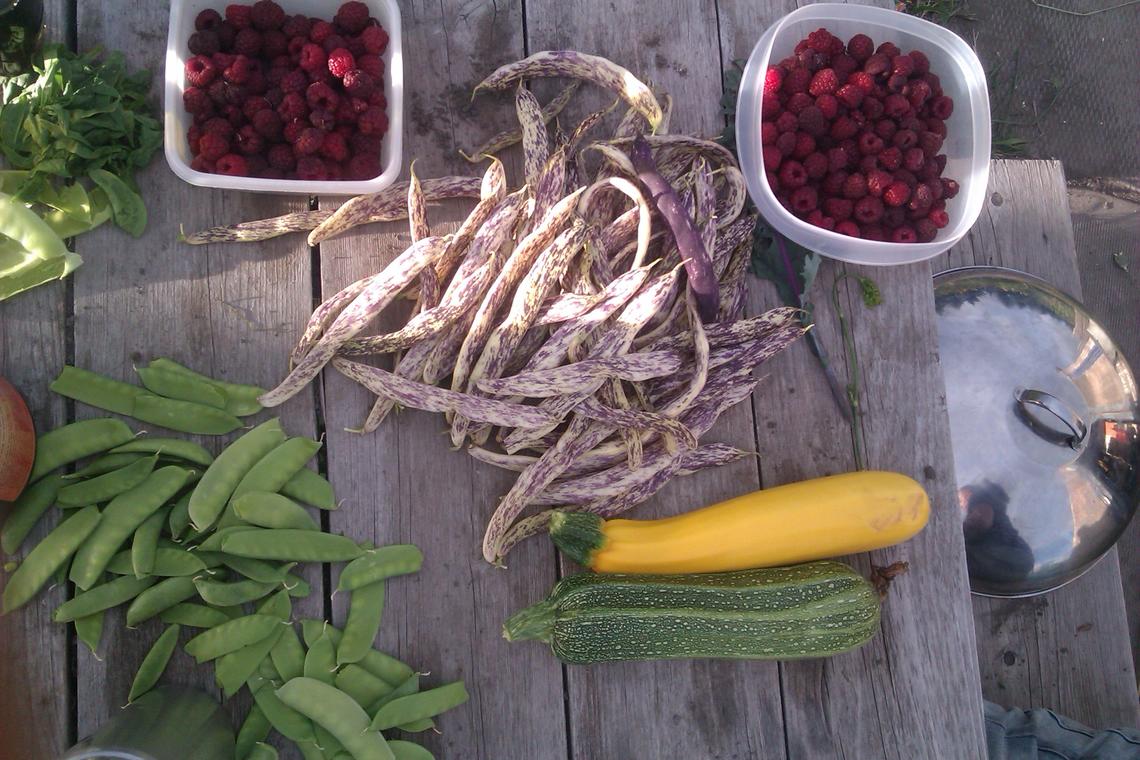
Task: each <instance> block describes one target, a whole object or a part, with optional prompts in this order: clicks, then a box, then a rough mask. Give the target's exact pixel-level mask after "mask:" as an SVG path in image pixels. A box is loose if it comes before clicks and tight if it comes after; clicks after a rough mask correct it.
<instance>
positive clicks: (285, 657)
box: [269, 623, 305, 681]
mask: <svg viewBox="0 0 1140 760" xmlns="http://www.w3.org/2000/svg"><path fill="white" fill-rule="evenodd" d="M269 657H270V659H271V660H272V661H273V667H274V668H276V669H277V673H278V674H279V675H280V676H281V678H282V679H284V680H286V681H288V680H289V679H290V678H296V677H297V676H300V675H304V673H305V648H304V647H303V646H301V640H300V639H299V638H297V631H295V630H294V629H293V625H292V623H290V624H289V626H288V627H287V628H286V629H285V633H283V634H281V638H280V639H278V640H277V644H276V645H275V646H274V647H273V649H272V651H270V653H269Z"/></svg>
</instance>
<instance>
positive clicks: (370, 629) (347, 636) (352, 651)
mask: <svg viewBox="0 0 1140 760" xmlns="http://www.w3.org/2000/svg"><path fill="white" fill-rule="evenodd" d="M383 613H384V581H376V582H374V583H370V584H368V585H367V586H360V587H359V588H357V589H354V590H353V591H352V599H351V601H350V603H349V606H348V618H347V619H346V620H345V623H344V631H343V633H342V636H341V640H340V644H338V645H337V648H336V664H337V665H338V666H340V665H344V664H346V663H349V662H359V661H360V660H361V659H363V658H364V655H365V654H366V653H367V652H368V651H369V650H371V649H372V642H373V641H374V640H375V639H376V634H377V633H379V631H380V618H381V617H382V616H383Z"/></svg>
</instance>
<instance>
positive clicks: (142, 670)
mask: <svg viewBox="0 0 1140 760" xmlns="http://www.w3.org/2000/svg"><path fill="white" fill-rule="evenodd" d="M181 630H182V628H181V626H179V625H178V624H177V623H176V624H174V625H171V626H168V627H167V628H166V630H165V631H163V632H162V635H161V636H159V637H158V639H157V640H156V641H155V642H154V645H153V646H151V648H150V651H149V652H147V653H146V657H144V658H143V661H142V664H141V665H139V669H138V671H137V672H136V673H135V680H134V681H133V682H132V683H131V692H130V695H129V696H128V697H127V702H134V701H135V700H136V699H138V698H139V697H141V696H142V695H143V694H146V693H147V692H148V691H150V690H151V689H152V688H154V685H155V684H156V683H158V679H159V678H161V677H162V674H163V672H164V671H165V670H166V665H167V663H169V662H170V656H171V655H172V654H174V647H175V646H177V645H178V633H179V632H180V631H181Z"/></svg>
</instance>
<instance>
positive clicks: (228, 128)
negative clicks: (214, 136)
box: [202, 116, 234, 140]
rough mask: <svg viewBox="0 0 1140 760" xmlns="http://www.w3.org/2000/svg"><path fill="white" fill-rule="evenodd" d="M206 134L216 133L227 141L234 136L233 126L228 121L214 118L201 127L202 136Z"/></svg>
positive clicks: (219, 117) (218, 117)
mask: <svg viewBox="0 0 1140 760" xmlns="http://www.w3.org/2000/svg"><path fill="white" fill-rule="evenodd" d="M207 132H216V133H218V134H220V135H222V136H223V137H225V138H226V139H227V140H228V139H230V138H231V137H233V135H234V125H233V124H231V123H230V121H229V119H225V118H222V117H221V116H215V117H214V118H212V119H209V120H207V121H206V123H205V124H203V125H202V134H206V133H207Z"/></svg>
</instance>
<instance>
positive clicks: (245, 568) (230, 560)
mask: <svg viewBox="0 0 1140 760" xmlns="http://www.w3.org/2000/svg"><path fill="white" fill-rule="evenodd" d="M222 557H223V559H222V564H223V565H225V566H226V567H228V568H229V569H231V570H233V571H234V572H235V573H238V574H239V575H241V576H244V577H246V578H248V579H249V580H251V581H257V582H259V583H270V584H273V585H274V586H276V585H278V584H283V583H285V582H286V581H287V580H289V578H290V575H289V571H290V570H292V569H293V568H294V567H296V566H297V563H296V562H286V563H285V564H283V565H273V564H270V563H269V562H266V561H264V560H260V559H250V558H249V557H231V556H229V555H222Z"/></svg>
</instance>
